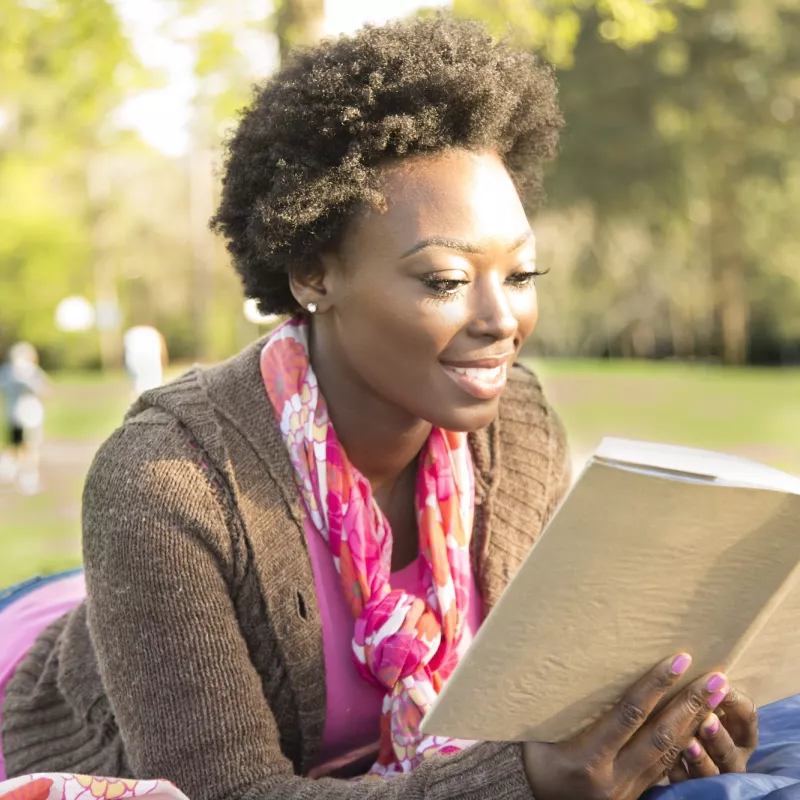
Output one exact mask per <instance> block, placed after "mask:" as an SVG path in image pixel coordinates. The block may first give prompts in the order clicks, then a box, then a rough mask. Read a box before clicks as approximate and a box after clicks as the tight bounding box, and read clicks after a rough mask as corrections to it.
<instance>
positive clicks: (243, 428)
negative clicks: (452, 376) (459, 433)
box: [2, 340, 569, 800]
mask: <svg viewBox="0 0 800 800" xmlns="http://www.w3.org/2000/svg"><path fill="white" fill-rule="evenodd" d="M262 347H263V340H262V341H259V342H256V343H255V344H253V345H252V346H251V347H249V348H247V349H246V350H245V351H244V352H242V353H241V354H240V355H238V356H236V357H234V358H233V359H231V360H230V361H228V362H225V363H224V364H220V365H218V366H216V367H212V368H210V369H207V370H202V369H194V370H192V371H190V372H188V373H186V374H185V375H184V376H182V377H181V378H179V379H177V380H176V381H174V382H173V383H171V384H168V385H167V386H164V387H162V388H160V389H156V390H153V391H152V392H148V393H147V394H145V395H144V396H143V397H142V398H141V399H140V400H139V401H137V403H136V404H135V405H134V407H133V408H132V409H131V411H130V412H129V413H128V415H127V417H126V420H125V423H124V425H123V426H122V427H121V428H120V429H118V430H117V431H116V432H115V433H114V434H113V435H112V436H111V437H110V439H109V440H108V441H107V442H106V443H105V444H104V445H103V446H102V447H101V449H100V450H99V452H98V454H97V456H96V457H95V460H94V463H93V465H92V468H91V470H90V472H89V475H88V477H87V481H86V487H85V491H84V508H83V517H84V518H83V531H84V562H85V567H86V580H87V588H88V596H89V600H88V602H87V603H86V604H83V605H81V606H80V607H79V608H77V609H76V610H75V611H74V612H72V613H70V614H68V615H66V616H65V617H64V618H62V619H61V620H59V621H57V622H56V623H55V624H53V625H52V626H51V627H50V628H48V630H47V631H45V633H44V634H43V635H42V636H41V637H40V638H39V639H38V641H37V643H36V644H35V645H34V647H33V648H32V649H31V651H30V653H29V654H28V656H27V657H26V659H25V660H24V661H23V662H22V664H21V665H20V667H19V668H18V669H17V671H16V673H15V675H14V677H13V678H12V680H11V682H10V684H9V686H8V688H7V692H6V697H5V702H4V707H3V729H2V746H3V753H4V755H5V758H6V768H7V771H8V774H9V776H14V775H19V774H24V773H29V772H43V771H51V772H55V771H61V772H78V773H85V774H96V775H108V776H120V777H137V778H167V779H169V780H171V781H173V782H174V783H175V784H176V785H177V786H178V787H179V788H180V789H181V790H182V791H183V792H185V793H186V794H187V795H188V796H189V797H190V798H192V800H233V799H234V798H235V799H236V800H238V798H246V799H247V800H279V798H280V799H282V798H287V799H289V798H291V800H300V798H313V800H317V798H319V800H322V798H330V799H331V800H334V798H335V799H336V800H340V799H341V800H344V799H345V798H376V800H378V799H379V800H389V799H390V798H401V797H402V798H426V800H440V799H442V800H443V799H444V798H476V800H477V799H478V798H481V799H483V798H486V800H489V799H490V798H492V800H499V798H519V799H520V800H522V799H523V798H524V799H525V800H530V798H531V793H530V789H529V786H528V782H527V780H526V778H525V773H524V768H523V763H522V756H521V748H520V746H519V745H516V744H498V743H485V744H479V745H476V746H475V747H472V748H470V749H468V750H466V751H464V752H463V753H461V754H458V755H456V756H448V757H433V758H432V759H430V761H428V762H426V763H425V764H423V765H422V766H421V767H420V768H418V769H417V770H415V771H414V772H413V773H411V774H409V775H406V776H401V777H398V778H394V779H393V780H390V781H367V782H363V783H355V784H354V783H352V782H349V781H344V780H339V779H332V778H329V779H323V780H317V781H312V780H309V779H307V778H303V777H302V776H303V775H304V774H306V773H307V771H308V769H309V768H310V766H311V764H312V763H313V759H314V755H315V753H316V750H317V747H318V746H319V743H320V741H321V738H322V732H323V728H324V723H325V701H326V698H325V672H324V655H323V649H322V631H321V625H320V615H319V609H318V606H317V598H316V594H315V591H314V576H313V572H312V569H311V563H310V560H309V556H308V552H307V549H306V543H305V538H304V536H303V532H302V516H301V514H302V512H301V509H300V503H299V500H298V497H297V491H296V488H295V484H294V477H293V473H292V467H291V464H290V463H289V460H288V457H287V454H286V451H285V447H284V444H283V441H282V439H281V435H280V431H279V429H278V427H277V423H276V421H275V418H274V416H273V415H272V413H271V408H270V403H269V401H268V399H267V397H266V393H265V390H264V386H263V383H262V380H261V376H260V372H259V355H260V351H261V348H262ZM469 440H470V446H471V449H472V454H473V461H474V466H475V477H476V498H475V502H476V509H475V524H474V532H473V537H472V553H471V555H472V560H473V569H474V570H475V575H476V579H477V583H478V586H479V588H480V591H481V595H482V598H483V602H484V607H485V609H486V610H487V611H488V610H489V609H490V608H491V607H492V606H493V605H494V603H495V602H496V601H497V599H498V597H499V596H500V595H501V594H502V592H503V589H504V588H505V586H506V585H507V583H508V581H509V580H510V578H511V577H512V576H513V574H514V572H515V571H516V570H517V568H518V567H519V565H520V563H521V561H522V559H523V558H524V556H525V555H526V554H527V552H528V551H529V549H530V547H531V545H532V544H533V542H534V541H535V539H536V537H537V536H538V535H539V533H540V532H541V530H542V528H543V527H544V524H545V523H546V521H547V519H548V518H549V516H550V515H551V514H552V513H553V511H554V510H555V508H556V506H557V505H558V503H559V502H560V500H561V497H562V496H563V494H564V492H565V491H566V489H567V487H568V485H569V458H568V454H567V451H566V443H565V437H564V433H563V429H562V427H561V424H560V422H559V421H558V418H557V417H556V415H555V414H554V413H553V412H552V410H551V409H550V408H549V406H548V405H547V403H546V402H545V400H544V397H543V395H542V392H541V388H540V386H539V384H538V382H537V380H536V379H535V377H534V376H533V375H531V374H530V373H529V372H528V371H526V370H524V369H523V368H521V367H515V368H514V369H512V370H511V371H510V375H509V383H508V386H507V388H506V391H505V393H504V395H503V399H502V401H501V405H500V414H499V417H498V419H497V420H496V421H495V422H494V423H493V424H492V425H491V426H490V427H489V428H488V429H486V430H484V431H480V432H479V433H476V434H471V435H470V437H469Z"/></svg>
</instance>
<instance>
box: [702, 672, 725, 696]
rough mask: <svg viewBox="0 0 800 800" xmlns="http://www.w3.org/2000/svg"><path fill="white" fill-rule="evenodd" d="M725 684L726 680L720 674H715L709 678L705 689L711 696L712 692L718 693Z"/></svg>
mask: <svg viewBox="0 0 800 800" xmlns="http://www.w3.org/2000/svg"><path fill="white" fill-rule="evenodd" d="M727 682H728V679H727V678H726V677H725V676H724V675H723V674H722V673H721V672H717V673H715V674H714V675H712V676H711V677H710V678H709V680H708V684H707V685H706V689H708V691H709V692H711V694H714V692H718V691H719V690H720V689H721V688H722V687H723V686H724V685H725V684H726V683H727Z"/></svg>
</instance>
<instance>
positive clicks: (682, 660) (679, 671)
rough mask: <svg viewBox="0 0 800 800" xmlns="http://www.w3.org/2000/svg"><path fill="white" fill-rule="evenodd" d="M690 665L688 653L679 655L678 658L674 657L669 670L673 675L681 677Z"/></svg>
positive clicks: (690, 658) (690, 660) (690, 659)
mask: <svg viewBox="0 0 800 800" xmlns="http://www.w3.org/2000/svg"><path fill="white" fill-rule="evenodd" d="M691 663H692V657H691V656H690V655H689V654H688V653H681V654H680V655H678V656H675V660H674V661H673V662H672V666H671V667H670V669H671V670H672V674H673V675H683V673H684V672H686V670H687V669H689V665H690V664H691Z"/></svg>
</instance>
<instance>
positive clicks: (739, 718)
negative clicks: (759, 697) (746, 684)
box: [716, 686, 758, 753]
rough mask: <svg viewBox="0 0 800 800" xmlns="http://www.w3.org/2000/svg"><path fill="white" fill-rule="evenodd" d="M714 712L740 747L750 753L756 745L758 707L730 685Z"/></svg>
mask: <svg viewBox="0 0 800 800" xmlns="http://www.w3.org/2000/svg"><path fill="white" fill-rule="evenodd" d="M716 713H717V716H718V717H719V718H720V720H721V722H722V725H723V727H724V728H725V730H727V731H728V733H729V734H730V735H731V738H732V739H733V740H734V741H735V742H736V744H737V745H738V746H739V747H740V748H743V749H745V750H748V751H749V752H751V753H752V752H753V750H755V749H756V747H758V708H757V707H756V704H755V702H754V701H753V700H751V699H750V698H749V697H748V696H747V695H746V694H744V692H740V691H739V690H738V689H736V688H734V687H733V686H732V687H731V689H730V691H729V692H728V694H727V695H726V696H725V698H724V699H723V701H722V702H721V703H720V705H719V707H718V708H717V712H716Z"/></svg>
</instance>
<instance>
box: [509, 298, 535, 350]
mask: <svg viewBox="0 0 800 800" xmlns="http://www.w3.org/2000/svg"><path fill="white" fill-rule="evenodd" d="M512 292H513V294H512V295H511V309H512V313H513V314H514V316H515V317H516V320H517V324H518V326H519V335H520V338H521V339H522V341H525V339H527V338H528V336H530V335H531V333H532V332H533V329H534V328H535V327H536V323H537V321H538V319H539V299H538V295H537V294H536V289H535V288H532V289H527V290H525V291H517V290H512Z"/></svg>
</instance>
